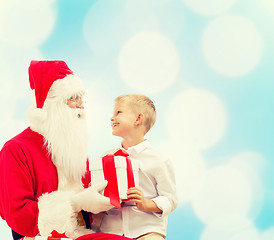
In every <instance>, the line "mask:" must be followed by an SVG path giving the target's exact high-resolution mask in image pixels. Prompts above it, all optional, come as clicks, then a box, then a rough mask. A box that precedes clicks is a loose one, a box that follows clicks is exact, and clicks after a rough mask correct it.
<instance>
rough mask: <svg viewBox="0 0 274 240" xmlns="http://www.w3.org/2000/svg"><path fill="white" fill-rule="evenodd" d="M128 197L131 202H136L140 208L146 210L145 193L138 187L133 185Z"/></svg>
mask: <svg viewBox="0 0 274 240" xmlns="http://www.w3.org/2000/svg"><path fill="white" fill-rule="evenodd" d="M127 197H128V199H129V201H130V202H135V203H136V206H137V208H138V209H139V210H142V211H146V200H145V199H144V193H143V191H142V190H140V189H139V188H137V187H132V188H130V189H128V191H127Z"/></svg>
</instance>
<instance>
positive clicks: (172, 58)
mask: <svg viewBox="0 0 274 240" xmlns="http://www.w3.org/2000/svg"><path fill="white" fill-rule="evenodd" d="M118 64H119V70H120V73H121V76H122V78H123V80H124V81H125V82H126V83H127V84H128V85H129V86H130V87H131V88H133V89H134V90H135V91H139V92H143V93H155V92H159V91H162V90H163V89H165V88H167V87H168V86H169V85H171V84H172V83H173V82H174V81H175V80H176V79H177V76H178V73H179V70H180V57H179V54H178V52H177V50H176V47H175V45H174V44H173V43H172V42H171V41H170V40H169V39H167V38H166V37H164V36H162V35H159V34H154V33H140V34H138V35H136V36H134V37H132V38H131V39H130V40H129V41H128V42H127V43H126V44H125V45H124V46H123V48H122V50H121V53H120V55H119V59H118Z"/></svg>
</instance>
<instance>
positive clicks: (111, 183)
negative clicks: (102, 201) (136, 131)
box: [102, 149, 135, 208]
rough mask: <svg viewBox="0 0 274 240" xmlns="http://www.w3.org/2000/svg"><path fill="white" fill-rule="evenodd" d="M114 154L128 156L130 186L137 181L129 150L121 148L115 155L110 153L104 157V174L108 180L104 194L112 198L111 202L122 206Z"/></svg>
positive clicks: (118, 206) (116, 205)
mask: <svg viewBox="0 0 274 240" xmlns="http://www.w3.org/2000/svg"><path fill="white" fill-rule="evenodd" d="M114 156H123V157H125V158H126V164H127V182H128V188H131V187H134V186H135V182H134V176H133V170H132V164H131V161H130V159H129V157H128V156H129V155H128V153H127V152H125V151H123V150H122V149H120V150H118V151H117V152H115V153H114V154H113V155H112V154H108V155H106V156H104V157H103V159H102V161H103V171H104V176H105V179H106V180H107V181H108V185H107V187H106V188H105V191H104V196H106V197H109V198H110V203H111V204H112V205H113V206H115V207H117V208H121V204H120V196H119V190H118V183H117V174H116V169H115V162H114Z"/></svg>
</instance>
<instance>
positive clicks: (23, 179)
mask: <svg viewBox="0 0 274 240" xmlns="http://www.w3.org/2000/svg"><path fill="white" fill-rule="evenodd" d="M32 178H33V176H31V169H30V166H28V162H27V159H26V154H25V153H24V151H23V150H22V149H21V147H20V146H19V145H17V144H12V143H10V144H6V145H5V146H4V147H3V149H2V151H1V153H0V184H1V190H0V213H1V217H2V218H3V219H5V220H6V222H7V224H8V225H9V227H11V228H12V229H13V230H14V231H15V232H17V233H19V234H21V235H23V236H29V237H34V236H35V235H37V233H38V232H39V230H38V226H37V219H38V204H37V199H36V198H35V192H34V187H33V179H32Z"/></svg>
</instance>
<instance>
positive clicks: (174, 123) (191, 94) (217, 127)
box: [167, 89, 227, 150]
mask: <svg viewBox="0 0 274 240" xmlns="http://www.w3.org/2000/svg"><path fill="white" fill-rule="evenodd" d="M226 125H227V114H226V111H225V108H224V106H223V105H222V103H221V101H220V99H218V98H217V97H216V96H214V94H212V93H210V92H208V91H205V90H201V89H188V90H185V91H182V92H181V93H180V94H178V95H177V96H175V97H174V98H173V100H172V102H171V103H170V106H169V109H168V113H167V128H168V130H169V133H170V136H171V137H172V138H174V139H176V140H178V141H179V142H180V144H181V145H182V146H191V147H192V148H196V149H200V150H202V149H206V148H209V147H211V146H213V145H214V144H215V143H216V142H218V141H219V140H220V139H221V138H222V136H223V135H224V133H225V131H226Z"/></svg>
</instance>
